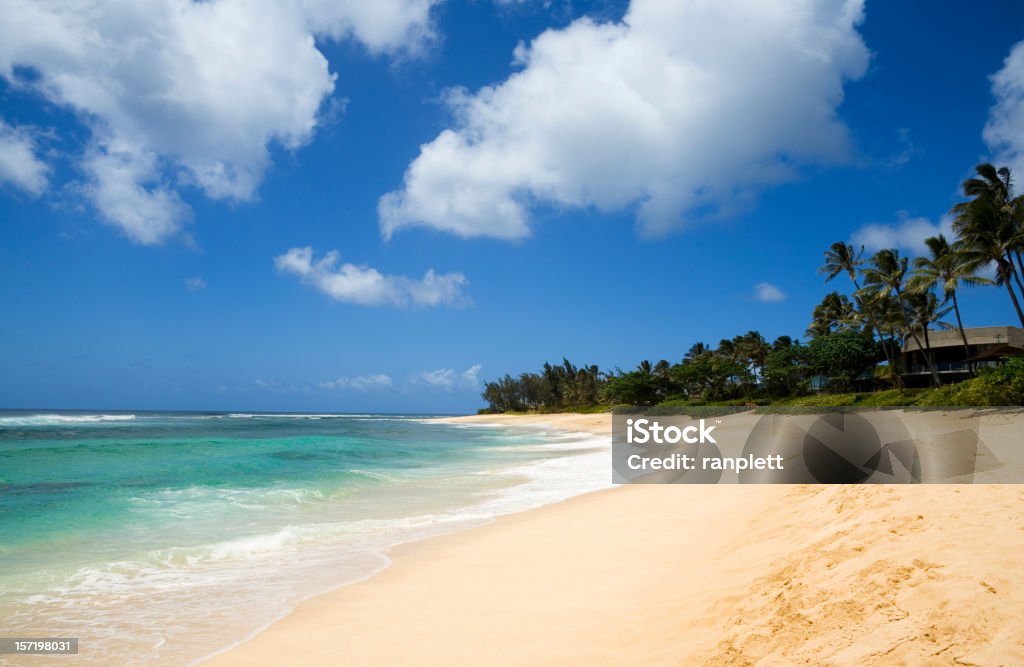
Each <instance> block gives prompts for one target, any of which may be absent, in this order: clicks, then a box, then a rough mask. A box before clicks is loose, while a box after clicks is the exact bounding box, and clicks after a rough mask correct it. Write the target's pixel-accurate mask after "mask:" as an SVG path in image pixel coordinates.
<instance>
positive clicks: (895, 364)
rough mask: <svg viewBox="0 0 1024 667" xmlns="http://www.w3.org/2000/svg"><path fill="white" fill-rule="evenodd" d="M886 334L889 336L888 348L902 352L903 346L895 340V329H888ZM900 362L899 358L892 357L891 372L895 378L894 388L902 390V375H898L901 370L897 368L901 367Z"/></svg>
mask: <svg viewBox="0 0 1024 667" xmlns="http://www.w3.org/2000/svg"><path fill="white" fill-rule="evenodd" d="M887 333H888V334H889V345H890V347H891V348H892V349H893V350H894V351H895V350H900V351H901V352H902V351H903V346H902V345H901V344H900V343H899V341H897V340H896V328H895V327H889V331H888V332H887ZM901 361H902V359H901V358H899V357H897V356H893V359H892V363H893V367H892V372H893V377H895V378H896V388H897V389H903V375H902V374H901V373H900V370H901V369H900V368H899V366H901V365H902V364H901V363H900V362H901Z"/></svg>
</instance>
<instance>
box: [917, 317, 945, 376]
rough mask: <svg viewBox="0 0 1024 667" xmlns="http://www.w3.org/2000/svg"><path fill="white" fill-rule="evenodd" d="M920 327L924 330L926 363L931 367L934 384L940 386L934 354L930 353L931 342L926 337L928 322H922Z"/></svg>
mask: <svg viewBox="0 0 1024 667" xmlns="http://www.w3.org/2000/svg"><path fill="white" fill-rule="evenodd" d="M921 328H922V329H923V330H924V353H925V355H926V356H927V357H928V364H929V365H930V366H931V368H932V378H934V379H935V382H936V384H938V385H939V386H942V382H941V381H940V380H939V374H938V371H937V370H936V369H935V355H934V354H932V342H931V340H929V338H928V322H922V323H921Z"/></svg>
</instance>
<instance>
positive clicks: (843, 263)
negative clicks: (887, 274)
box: [818, 241, 864, 290]
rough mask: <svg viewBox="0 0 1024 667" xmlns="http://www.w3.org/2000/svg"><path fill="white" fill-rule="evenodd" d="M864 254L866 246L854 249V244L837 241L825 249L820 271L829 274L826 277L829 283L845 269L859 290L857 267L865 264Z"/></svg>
mask: <svg viewBox="0 0 1024 667" xmlns="http://www.w3.org/2000/svg"><path fill="white" fill-rule="evenodd" d="M863 254H864V246H861V247H860V250H857V251H854V249H853V246H852V245H850V244H848V243H843V242H842V241H836V242H835V243H833V244H832V247H831V248H829V249H828V250H826V251H825V263H824V264H823V265H822V266H821V267H819V268H818V273H826V274H828V276H827V277H826V278H825V282H826V283H827V282H829V281H831V280H832V279H833V278H835V277H836V276H838V275H839V274H840V273H843V272H844V271H845V272H846V274H847V275H848V276H850V280H851V281H853V285H854V287H855V288H856V289H858V290H859V289H860V285H859V284H858V283H857V269H858V268H859V267H860V266H861V265H862V264H864V260H863V259H861V255H863Z"/></svg>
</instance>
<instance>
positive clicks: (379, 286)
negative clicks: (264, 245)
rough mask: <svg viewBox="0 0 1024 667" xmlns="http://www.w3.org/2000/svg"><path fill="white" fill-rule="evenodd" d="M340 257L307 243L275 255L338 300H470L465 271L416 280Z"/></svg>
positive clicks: (284, 268)
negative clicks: (315, 249) (315, 250)
mask: <svg viewBox="0 0 1024 667" xmlns="http://www.w3.org/2000/svg"><path fill="white" fill-rule="evenodd" d="M340 259H341V255H340V254H339V253H338V251H336V250H332V251H330V252H328V253H326V254H325V255H324V256H323V257H322V258H320V259H314V256H313V249H312V248H311V247H308V246H307V247H305V248H292V249H291V250H289V251H288V252H286V253H285V254H283V255H280V256H278V257H275V258H274V265H275V266H276V267H277V270H278V271H280V272H281V273H289V274H292V275H295V276H298V277H299V278H300V279H301V280H302V281H303V282H304V283H306V284H307V285H309V286H311V287H314V288H315V289H318V290H320V291H321V292H323V293H324V294H326V295H327V296H329V297H331V298H332V299H334V300H335V301H343V302H347V303H355V304H359V305H361V306H387V305H390V306H400V307H401V306H410V305H412V306H461V305H465V304H467V303H468V302H469V298H468V297H467V296H466V295H465V292H464V290H465V288H466V286H467V285H469V281H468V280H466V276H464V275H462V274H461V273H444V274H439V273H435V272H434V270H433V269H430V270H428V271H427V272H426V273H425V274H424V276H423V278H421V279H419V280H416V279H413V278H407V277H405V276H393V275H385V274H383V273H381V272H380V271H378V270H377V269H374V268H371V267H369V266H366V265H362V266H357V265H355V264H349V263H344V264H340V265H339V264H338V262H339V260H340Z"/></svg>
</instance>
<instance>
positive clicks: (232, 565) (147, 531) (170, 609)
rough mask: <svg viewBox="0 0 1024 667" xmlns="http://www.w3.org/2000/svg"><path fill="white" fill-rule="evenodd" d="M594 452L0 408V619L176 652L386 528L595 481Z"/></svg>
mask: <svg viewBox="0 0 1024 667" xmlns="http://www.w3.org/2000/svg"><path fill="white" fill-rule="evenodd" d="M609 470H610V464H609V459H608V454H607V444H606V443H602V442H601V441H600V440H599V439H595V438H593V437H592V436H589V435H586V434H581V433H575V434H574V433H563V432H554V431H550V430H548V429H544V428H539V427H534V428H527V427H522V428H516V429H513V428H503V427H492V426H477V425H454V424H439V423H434V422H431V421H428V420H426V419H424V418H423V417H419V416H396V415H329V414H315V415H313V414H310V415H296V414H249V413H245V414H226V413H157V412H123V413H117V412H103V413H100V412H52V411H50V412H18V411H0V636H6V637H14V636H35V637H41V636H49V637H55V636H62V637H79V638H80V655H79V656H78V658H76V659H73V660H74V664H133V665H146V664H160V665H165V664H167V665H175V664H190V663H192V662H194V661H196V660H198V659H200V658H202V657H203V656H206V655H209V654H210V653H212V652H215V651H217V650H220V649H223V648H224V647H225V646H227V645H230V644H232V643H235V642H237V641H240V640H242V639H244V638H245V637H246V636H248V635H250V634H251V633H253V632H255V631H257V630H259V629H260V628H262V627H265V626H266V625H267V624H268V623H270V622H272V621H273V620H276V619H277V618H280V617H281V616H282V615H284V614H286V613H287V612H288V611H289V610H290V609H291V608H292V607H293V606H294V605H295V604H296V603H297V602H298V601H300V600H302V599H304V598H307V597H309V596H311V595H315V594H317V593H320V592H324V591H326V590H330V589H332V588H335V587H337V586H340V585H344V584H346V583H351V582H354V581H358V580H360V579H363V578H366V577H367V576H370V575H372V574H373V573H375V572H377V571H379V570H380V569H382V568H384V567H386V566H387V565H388V563H389V561H388V559H387V555H386V554H387V550H388V548H390V547H392V546H394V545H396V544H399V543H402V542H407V541H410V540H415V539H420V538H423V537H428V536H431V535H436V534H440V533H444V532H450V531H454V530H458V529H462V528H468V527H472V526H475V525H480V524H482V523H486V522H488V521H490V520H491V519H492V518H493V517H496V516H499V515H502V514H507V513H511V512H515V511H519V510H523V509H529V508H532V507H537V506H540V505H543V504H546V503H550V502H555V501H558V500H561V499H564V498H567V497H570V496H572V495H576V494H579V493H583V492H586V491H590V490H594V489H597V488H602V487H604V486H608V485H609V482H610V474H609ZM53 660H54V664H56V663H57V661H58V659H53ZM62 660H63V661H61V662H60V664H65V663H66V661H67V659H66V658H65V659H62ZM8 663H9V664H17V663H16V662H15V660H12V659H10V658H8ZM0 664H5V663H4V662H3V656H0ZM33 664H47V663H46V662H45V661H43V662H41V661H39V660H38V659H34V661H33Z"/></svg>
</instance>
